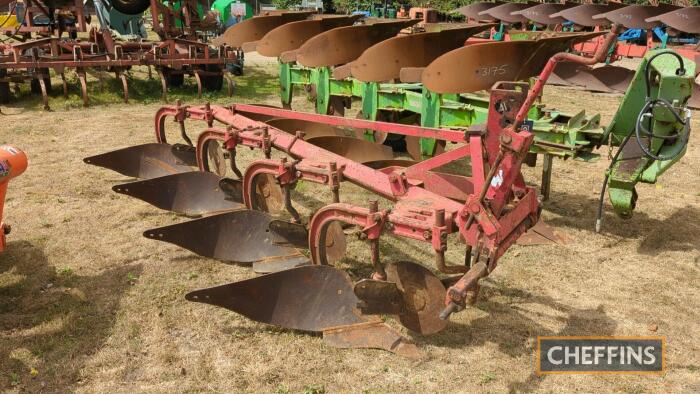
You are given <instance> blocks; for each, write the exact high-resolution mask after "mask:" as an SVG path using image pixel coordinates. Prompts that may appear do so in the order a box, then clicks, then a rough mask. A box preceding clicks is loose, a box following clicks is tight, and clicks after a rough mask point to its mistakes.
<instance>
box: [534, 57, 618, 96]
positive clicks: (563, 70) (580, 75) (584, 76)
mask: <svg viewBox="0 0 700 394" xmlns="http://www.w3.org/2000/svg"><path fill="white" fill-rule="evenodd" d="M552 75H553V76H556V78H550V79H551V81H550V80H547V83H548V84H552V85H558V84H565V85H574V86H582V87H584V88H585V89H586V90H589V91H592V92H606V93H610V92H612V91H613V90H612V89H611V88H609V87H608V86H607V85H605V84H604V83H603V82H602V81H601V80H600V79H598V78H596V77H595V76H594V75H593V74H591V73H590V69H588V68H587V67H581V65H578V64H574V63H566V62H564V63H559V64H557V66H556V67H555V68H554V73H553V74H552Z"/></svg>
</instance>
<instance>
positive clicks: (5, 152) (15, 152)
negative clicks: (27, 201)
mask: <svg viewBox="0 0 700 394" xmlns="http://www.w3.org/2000/svg"><path fill="white" fill-rule="evenodd" d="M26 169H27V155H26V154H25V153H24V152H22V151H21V150H19V149H17V148H15V147H13V146H10V145H0V253H2V252H3V251H4V250H5V246H6V243H5V236H6V235H7V234H9V233H10V225H9V224H7V223H5V222H3V219H2V217H3V216H2V213H3V208H4V207H5V194H6V193H7V184H8V183H9V182H10V180H11V179H12V178H15V177H17V176H19V175H21V174H22V173H23V172H24V170H26Z"/></svg>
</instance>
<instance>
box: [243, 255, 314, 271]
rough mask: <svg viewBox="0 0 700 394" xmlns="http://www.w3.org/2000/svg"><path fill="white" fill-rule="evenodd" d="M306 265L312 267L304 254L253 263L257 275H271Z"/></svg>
mask: <svg viewBox="0 0 700 394" xmlns="http://www.w3.org/2000/svg"><path fill="white" fill-rule="evenodd" d="M305 265H311V261H309V258H308V257H306V256H304V255H303V254H302V255H296V256H282V257H271V258H269V259H265V260H262V261H256V262H254V263H253V267H252V269H253V272H255V273H256V274H271V273H273V272H280V271H284V270H288V269H292V268H296V267H303V266H305Z"/></svg>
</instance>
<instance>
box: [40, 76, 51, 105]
mask: <svg viewBox="0 0 700 394" xmlns="http://www.w3.org/2000/svg"><path fill="white" fill-rule="evenodd" d="M39 87H40V88H41V99H42V101H43V102H44V111H49V110H50V109H51V108H49V96H48V94H47V93H46V82H44V78H43V77H42V78H39Z"/></svg>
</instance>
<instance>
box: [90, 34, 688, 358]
mask: <svg viewBox="0 0 700 394" xmlns="http://www.w3.org/2000/svg"><path fill="white" fill-rule="evenodd" d="M342 28H343V27H341V28H340V29H342ZM618 32H619V29H618V28H617V26H613V28H612V30H611V31H610V32H609V33H607V35H606V37H605V45H602V46H601V47H600V48H599V50H598V51H597V52H596V54H595V55H594V56H593V57H581V56H577V55H573V54H570V53H566V52H564V50H566V49H567V48H568V47H570V46H571V45H572V44H573V43H575V42H577V40H578V39H582V37H584V38H585V37H586V34H583V35H578V34H575V35H570V36H568V37H567V38H566V39H561V38H556V39H543V40H537V41H531V40H524V41H522V42H521V43H519V44H518V46H519V47H520V46H527V51H525V50H524V49H523V48H520V49H521V50H522V51H520V52H518V51H513V46H512V44H510V43H500V42H493V43H480V44H473V45H468V46H465V47H460V48H457V49H456V50H453V51H449V52H447V53H445V54H443V55H440V56H438V57H437V58H436V59H434V60H432V61H431V62H430V63H429V64H428V65H427V67H425V70H423V71H422V72H421V73H420V80H421V82H422V83H423V85H424V86H426V87H428V88H429V89H435V88H436V87H438V86H440V85H441V84H443V83H444V84H447V85H449V86H454V88H453V89H455V90H459V91H460V92H459V93H460V94H461V93H474V92H477V91H481V90H487V89H488V90H490V95H489V98H488V101H487V104H486V107H487V113H486V116H485V119H484V120H485V122H484V123H483V124H476V123H475V124H472V125H470V126H468V127H448V126H445V125H442V124H437V125H436V126H435V127H433V126H425V125H422V124H403V123H390V122H385V121H381V120H368V119H364V118H345V117H341V116H332V115H327V114H315V113H303V112H297V111H292V110H289V109H284V108H275V107H269V106H259V105H245V104H233V105H231V106H228V107H223V106H213V105H209V104H205V105H201V106H190V105H183V104H181V103H178V104H177V105H174V106H166V107H163V108H161V109H160V110H159V111H158V112H157V113H156V116H155V122H154V125H155V135H156V142H155V143H150V144H144V145H138V146H133V147H128V148H124V149H119V150H116V151H112V152H107V153H104V154H99V155H96V156H91V157H88V158H85V159H84V161H85V162H86V163H87V164H91V165H96V166H100V167H104V168H109V169H112V170H114V171H117V172H119V173H121V174H123V175H125V176H129V177H135V178H141V179H140V180H137V181H135V182H130V183H125V184H120V185H115V186H114V187H113V190H114V191H116V192H117V193H120V194H125V195H129V196H133V197H136V198H139V199H141V200H144V201H146V202H149V203H151V204H152V205H154V206H156V207H158V208H161V209H165V210H169V211H173V212H177V213H180V214H184V215H186V216H201V217H199V218H196V219H194V220H189V221H183V222H179V223H176V224H173V225H169V226H165V227H160V228H154V229H150V230H147V231H145V232H144V236H145V237H147V238H149V239H153V240H158V241H162V242H168V243H172V244H175V245H178V246H181V247H183V248H185V249H188V250H190V251H193V252H194V253H196V254H199V255H201V256H205V257H210V258H215V259H219V260H223V261H227V262H236V263H241V264H250V265H252V268H253V270H254V271H255V272H258V273H264V274H265V275H262V276H258V277H254V278H251V279H248V280H244V281H240V282H234V283H229V284H224V285H221V286H216V287H211V288H207V289H202V290H197V291H193V292H191V293H188V294H187V295H186V299H188V300H190V301H194V302H201V303H206V304H211V305H215V306H218V307H223V308H226V309H229V310H232V311H235V312H237V313H239V314H242V315H244V316H246V317H248V318H250V319H252V320H255V321H258V322H263V323H267V324H273V325H277V326H280V327H284V328H289V329H296V330H303V331H310V332H318V333H322V334H323V338H324V341H325V342H326V343H328V344H330V345H332V346H336V347H341V348H351V347H360V348H362V347H364V348H381V349H386V350H389V351H392V352H395V353H397V354H401V355H404V356H407V357H420V354H421V352H420V350H419V349H418V348H417V347H416V346H415V345H414V344H412V343H411V342H410V341H408V340H407V339H406V338H404V337H403V336H402V335H401V334H400V333H399V332H398V331H397V330H395V329H393V328H391V327H390V326H389V325H388V324H386V323H385V322H383V320H381V319H380V318H379V317H378V316H379V315H391V316H394V317H396V318H397V320H398V321H399V322H400V324H401V325H403V326H404V327H406V328H408V329H409V330H411V331H413V332H417V333H419V334H422V335H428V334H434V333H437V332H440V331H441V330H443V329H444V328H445V327H446V325H447V320H448V319H449V317H450V315H451V314H453V313H455V312H458V311H460V310H462V309H464V308H466V307H467V306H468V305H470V304H472V303H473V302H475V300H476V298H477V296H478V293H479V290H480V285H479V281H480V280H481V279H483V278H484V277H486V276H488V275H489V273H490V272H492V271H493V270H494V269H495V268H496V266H497V262H498V260H499V258H500V257H501V256H503V255H504V253H506V252H507V250H508V248H509V247H510V246H511V245H512V244H513V243H515V242H516V241H517V240H518V238H520V237H521V236H522V235H523V234H524V233H525V232H526V231H527V230H528V229H530V228H532V227H533V226H534V225H535V224H536V223H537V222H538V219H539V213H540V202H539V199H538V193H537V191H536V189H535V188H534V187H532V186H528V185H527V184H526V182H525V178H524V176H523V173H522V172H521V166H522V164H523V163H524V162H525V160H526V158H527V157H528V154H529V152H530V151H531V148H532V146H533V145H534V144H535V143H536V141H537V140H538V137H537V136H536V134H535V133H533V129H532V124H530V122H529V121H528V120H527V119H528V115H529V114H530V113H531V111H532V107H533V105H534V104H535V102H536V101H537V100H538V97H539V96H540V95H541V93H542V90H543V88H544V84H545V83H546V81H547V79H548V77H549V76H550V75H551V73H552V71H553V70H554V69H555V66H556V65H557V64H559V63H564V62H575V63H579V64H587V65H590V64H594V63H597V62H600V61H603V60H604V59H605V57H606V54H607V50H608V48H609V47H610V46H611V45H612V44H613V42H614V40H615V39H616V37H617V34H618ZM263 44H264V39H263V40H261V42H259V43H258V44H257V46H258V48H263V46H262V45H263ZM455 53H456V54H455ZM668 53H670V52H668V51H662V52H657V53H655V54H654V57H650V58H649V59H648V60H647V65H646V66H645V67H644V69H643V70H641V71H638V74H639V75H643V76H645V81H646V82H647V87H648V91H647V93H646V96H648V97H647V100H646V101H645V100H644V98H643V97H642V100H641V101H642V103H641V104H640V105H639V106H635V105H633V104H632V101H634V102H635V103H636V102H637V100H638V98H637V97H636V96H634V97H633V98H630V99H629V100H632V101H630V103H629V104H628V106H625V105H626V103H625V102H624V100H623V104H622V106H621V108H620V111H619V113H622V115H621V116H622V117H621V118H620V119H619V122H618V124H619V129H615V128H608V129H606V130H605V131H604V133H607V135H610V136H613V135H614V137H610V138H617V134H615V133H617V132H618V131H622V130H625V131H626V132H627V133H630V131H631V129H629V128H624V127H623V126H624V125H623V124H622V123H623V119H624V122H631V123H627V125H630V124H632V125H634V124H635V123H636V124H637V130H638V131H637V135H638V136H639V137H638V138H636V141H637V143H638V145H633V144H629V145H626V144H622V145H623V148H622V149H621V151H622V153H620V154H619V157H620V158H621V160H622V159H625V160H624V161H619V162H618V163H620V168H613V169H612V170H611V173H610V179H611V181H610V182H609V185H610V187H611V188H613V187H615V188H617V187H618V185H617V184H614V182H617V181H621V182H624V179H620V178H618V177H616V176H615V175H614V174H617V173H623V172H624V171H628V170H632V171H631V172H630V171H628V172H625V174H627V175H629V176H633V175H634V173H636V172H639V171H638V170H639V169H640V168H642V169H644V168H643V163H641V162H642V161H645V160H646V163H647V164H648V163H649V162H650V161H653V160H652V159H651V158H653V157H657V158H659V159H666V158H669V157H671V156H674V155H677V154H678V152H679V151H681V150H682V149H684V148H685V145H683V142H685V141H687V136H688V131H689V129H688V127H689V126H688V125H689V123H688V119H687V116H688V115H687V112H686V110H685V106H684V104H685V102H686V101H687V98H688V96H689V95H690V86H691V81H692V77H691V76H690V75H691V74H692V73H693V71H694V68H693V64H692V63H691V62H687V61H685V60H684V59H683V58H680V57H678V58H675V59H673V60H676V61H677V63H675V64H673V65H672V64H671V60H669V61H668V62H662V61H660V60H657V59H666V58H670V57H671V56H674V55H669V54H668ZM456 57H458V58H459V62H458V63H457V64H458V66H459V73H458V75H456V71H454V70H453V71H451V70H450V68H449V67H447V66H445V64H448V65H450V67H454V64H455V63H453V61H454V60H455V58H456ZM674 57H675V56H674ZM297 59H299V57H298V56H297ZM445 59H447V60H448V61H445ZM493 70H496V71H493ZM499 70H504V71H505V72H500V71H499ZM535 76H537V77H538V78H537V80H536V82H535V83H534V84H532V85H530V84H529V83H527V82H510V81H521V80H524V79H528V78H530V77H535ZM441 80H443V81H441ZM671 86H675V87H676V88H677V90H678V91H681V92H685V96H682V97H675V96H673V99H672V101H668V100H666V99H665V98H664V97H666V96H665V95H666V93H667V92H668V91H669V90H668V89H672V88H671ZM446 94H447V93H446ZM449 94H456V93H453V92H449ZM673 94H679V93H677V92H674V93H673ZM644 102H646V104H645V103H644ZM627 111H636V112H635V114H634V115H635V117H634V118H630V113H629V112H627ZM636 114H639V116H636ZM168 119H172V120H173V121H174V122H175V124H177V125H178V127H177V132H176V133H175V134H176V135H178V138H179V139H180V140H181V142H180V143H173V141H172V134H173V133H172V132H167V131H166V124H167V123H168ZM186 121H187V122H190V123H191V122H194V121H200V122H203V123H204V124H205V127H204V129H203V130H202V131H201V133H199V135H198V136H197V137H196V139H195V141H193V139H192V138H191V137H190V136H189V135H188V133H187V130H186V127H185V123H186ZM370 133H371V134H373V135H382V134H386V135H387V137H386V139H387V140H389V139H390V138H393V137H394V136H401V137H404V138H416V139H419V138H425V139H433V140H437V141H445V142H446V143H449V145H446V147H447V149H445V150H443V151H439V152H434V153H433V155H432V156H431V157H427V158H424V160H422V161H413V160H401V159H397V158H395V157H394V152H392V149H391V148H389V147H387V146H385V145H381V144H377V143H375V142H373V141H368V140H366V139H365V136H366V135H368V134H370ZM632 138H634V137H630V136H629V135H627V136H626V140H627V141H630V140H631V139H632ZM644 138H647V139H646V140H645V139H644ZM645 141H646V142H648V143H649V144H650V145H644V144H643V142H645ZM628 146H629V147H630V148H629V149H628ZM240 148H249V149H251V150H253V151H254V152H255V153H257V155H256V156H257V158H256V159H254V160H252V161H249V163H248V165H247V167H246V168H244V169H243V168H240V167H239V166H240V165H241V164H242V162H243V161H244V160H242V159H243V158H242V157H241V154H240ZM637 148H638V149H637ZM639 149H642V152H643V155H639V154H638V152H639ZM667 150H668V151H667ZM635 154H637V156H634V155H635ZM650 154H651V155H650ZM628 163H634V164H633V165H632V167H634V169H633V168H632V167H629V164H628ZM662 163H663V160H662V161H661V162H658V163H657V164H662ZM448 164H452V165H455V166H457V167H459V168H460V169H461V170H462V172H461V173H451V172H444V171H442V170H441V169H442V168H444V166H445V165H448ZM623 167H624V168H623ZM228 174H231V175H232V176H233V175H235V177H236V178H232V177H228V176H227V175H228ZM628 178H629V177H628ZM628 178H627V179H628ZM612 179H615V181H613V180H612ZM347 183H351V184H354V185H356V186H359V187H360V188H362V189H364V190H366V191H367V192H369V193H372V194H373V195H374V196H375V197H372V198H370V199H369V200H368V201H363V202H361V203H357V202H353V201H351V200H350V199H346V198H347V196H348V193H341V191H343V190H345V189H344V188H342V187H341V186H343V185H344V184H347ZM301 185H303V187H302V186H301ZM312 185H317V186H318V187H320V188H321V189H319V190H322V189H325V190H327V193H325V194H324V193H316V194H315V197H319V196H322V195H328V196H330V197H329V199H330V201H329V202H327V203H326V202H320V201H318V203H317V204H316V205H320V206H317V207H313V208H312V209H310V210H309V211H310V215H302V214H301V213H300V210H299V208H300V205H301V204H300V203H297V204H296V206H295V203H294V202H293V201H292V200H293V197H294V196H296V195H297V194H299V193H301V192H302V190H308V188H309V187H312ZM353 232H354V233H355V234H356V235H357V237H358V239H359V240H361V241H364V242H366V243H367V244H368V247H369V251H370V253H369V255H370V258H369V260H370V262H371V268H370V269H369V271H366V270H364V271H363V269H362V268H361V267H356V268H357V269H353V270H351V271H350V272H346V271H345V270H342V269H340V268H337V267H336V266H337V265H339V264H338V262H339V261H343V260H344V256H345V254H346V234H351V233H353ZM388 235H391V236H394V237H398V238H402V239H405V240H410V241H413V242H421V243H424V244H426V245H428V246H429V247H430V249H431V251H432V253H433V254H434V261H435V268H436V270H437V271H439V273H440V275H441V276H442V277H439V276H437V275H435V274H434V273H433V271H432V270H429V269H427V268H425V267H424V266H423V265H420V264H417V263H414V262H408V261H390V262H388V263H386V264H385V262H383V261H382V256H381V255H380V247H379V245H380V241H381V240H382V239H386V236H388ZM383 236H384V238H382V237H383ZM448 246H449V247H450V248H462V247H463V248H464V254H463V256H462V257H463V258H460V259H459V261H458V262H455V261H448V260H449V259H448V254H447V250H448ZM392 257H395V256H385V259H386V258H389V259H391V258H392ZM331 264H333V265H331ZM363 272H364V273H363ZM350 273H352V274H353V277H351V275H350Z"/></svg>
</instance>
